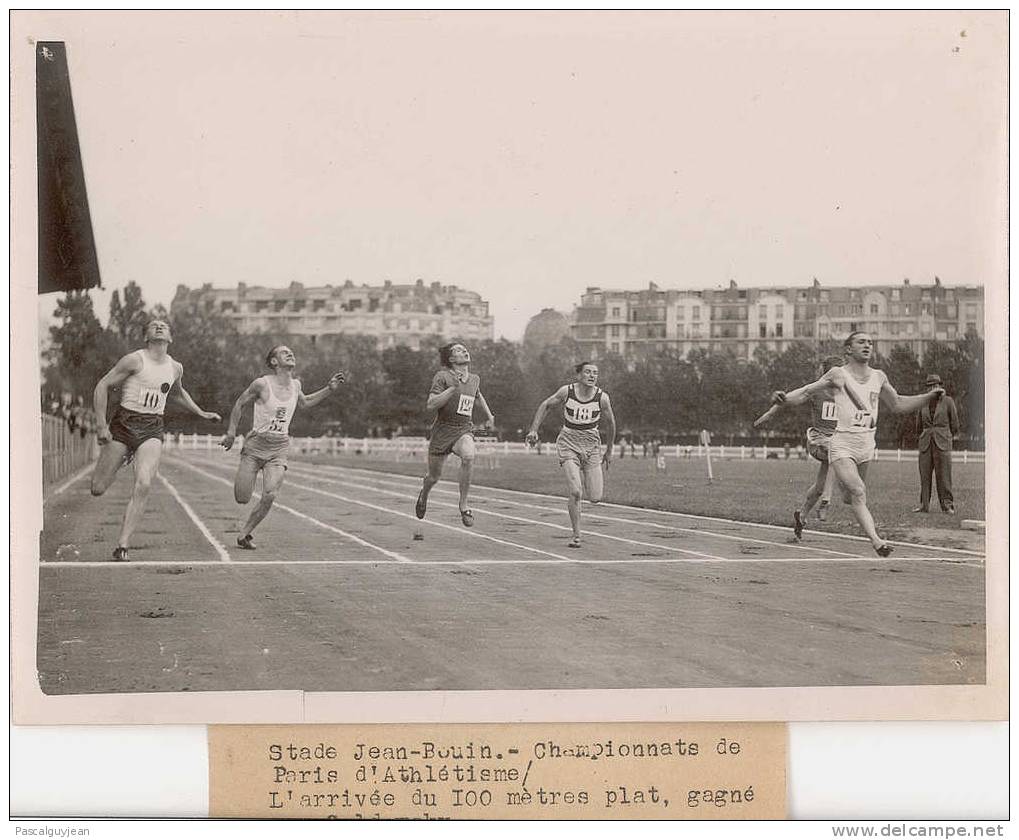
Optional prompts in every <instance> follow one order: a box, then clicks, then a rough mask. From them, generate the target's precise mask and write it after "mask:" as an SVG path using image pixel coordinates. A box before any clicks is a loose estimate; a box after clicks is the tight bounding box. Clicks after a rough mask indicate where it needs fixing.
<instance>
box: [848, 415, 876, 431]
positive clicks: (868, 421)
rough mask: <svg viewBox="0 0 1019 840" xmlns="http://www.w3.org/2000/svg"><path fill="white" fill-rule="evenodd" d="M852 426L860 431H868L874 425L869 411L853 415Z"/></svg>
mask: <svg viewBox="0 0 1019 840" xmlns="http://www.w3.org/2000/svg"><path fill="white" fill-rule="evenodd" d="M853 425H854V426H857V427H859V428H862V429H869V428H871V427H872V426H873V425H874V419H873V417H872V416H871V413H870V412H869V411H857V412H856V414H854V415H853Z"/></svg>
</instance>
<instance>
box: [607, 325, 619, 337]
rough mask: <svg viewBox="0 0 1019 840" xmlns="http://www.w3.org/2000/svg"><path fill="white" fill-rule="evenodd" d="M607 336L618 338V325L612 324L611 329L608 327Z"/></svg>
mask: <svg viewBox="0 0 1019 840" xmlns="http://www.w3.org/2000/svg"><path fill="white" fill-rule="evenodd" d="M609 335H611V336H612V337H613V338H618V337H619V325H618V324H613V325H612V326H611V327H609Z"/></svg>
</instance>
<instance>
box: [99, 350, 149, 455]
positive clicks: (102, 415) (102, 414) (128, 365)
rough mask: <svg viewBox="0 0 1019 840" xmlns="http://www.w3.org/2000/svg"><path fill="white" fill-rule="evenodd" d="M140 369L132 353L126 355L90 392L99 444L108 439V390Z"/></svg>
mask: <svg viewBox="0 0 1019 840" xmlns="http://www.w3.org/2000/svg"><path fill="white" fill-rule="evenodd" d="M141 369H142V363H141V362H140V361H139V359H138V357H137V356H136V355H135V354H134V353H128V354H127V355H126V356H123V357H121V359H120V361H118V362H117V364H115V365H114V366H113V367H112V368H110V369H109V370H108V371H107V372H106V375H105V376H103V378H102V379H100V380H99V381H98V382H97V383H96V387H95V390H94V391H93V392H92V408H93V409H94V410H95V414H96V437H97V438H98V439H99V443H106V441H108V440H109V439H110V425H109V423H108V422H107V420H106V408H107V405H108V404H109V397H110V388H115V387H116V386H118V385H123V384H124V380H125V379H127V378H128V377H129V376H130V375H131V374H132V373H138V371H140V370H141Z"/></svg>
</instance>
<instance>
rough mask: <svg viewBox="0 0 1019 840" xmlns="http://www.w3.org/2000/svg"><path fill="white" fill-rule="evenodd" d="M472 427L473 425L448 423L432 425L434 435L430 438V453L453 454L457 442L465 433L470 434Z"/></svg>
mask: <svg viewBox="0 0 1019 840" xmlns="http://www.w3.org/2000/svg"><path fill="white" fill-rule="evenodd" d="M472 428H473V427H472V426H451V425H449V424H447V423H436V424H435V425H434V426H433V427H432V436H431V438H429V440H428V454H429V455H450V454H452V452H453V447H454V446H456V442H457V441H458V440H460V438H462V437H463V436H464V435H469V434H470V433H471V429H472Z"/></svg>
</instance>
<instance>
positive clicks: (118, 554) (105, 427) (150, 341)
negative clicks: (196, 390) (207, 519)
mask: <svg viewBox="0 0 1019 840" xmlns="http://www.w3.org/2000/svg"><path fill="white" fill-rule="evenodd" d="M171 341H172V336H171V335H170V325H169V324H167V323H166V321H158V320H157V321H152V322H151V323H149V325H148V326H146V328H145V349H144V350H135V351H134V352H133V353H128V354H127V355H126V356H124V357H123V358H122V359H121V360H120V361H119V362H117V364H116V365H114V367H113V369H112V370H110V371H109V372H108V373H107V374H106V375H105V376H104V377H103V378H102V379H100V380H99V382H98V384H97V385H96V387H95V392H94V393H93V395H92V405H93V408H94V409H95V415H96V423H97V424H98V425H97V429H96V435H97V437H98V440H99V444H100V446H101V447H102V448H101V449H100V450H99V460H98V461H97V462H96V468H95V470H94V471H93V473H92V495H93V496H101V495H102V494H103V493H105V492H106V491H107V489H108V488H109V486H110V485H111V484H113V480H114V479H115V478H116V477H117V471H118V470H119V469H120V468H121V467H122V466H123V465H124V464H126V463H128V462H133V463H134V489H133V491H132V493H131V501H129V502H128V503H127V510H126V511H125V513H124V524H123V526H122V527H121V529H120V536H119V537H118V539H117V545H116V547H115V548H114V550H113V559H114V560H116V561H118V562H124V561H126V560H127V547H128V542H129V540H130V539H131V534H133V533H134V529H135V526H136V525H137V524H138V520H139V519H140V518H141V515H142V511H144V509H145V500H146V499H147V498H148V495H149V488H150V487H151V485H152V480H153V479H154V478H155V477H156V473H157V472H158V471H159V458H160V456H161V455H162V452H163V412H164V411H165V410H166V400H167V398H168V397H169V396H170V395H171V394H172V395H173V396H174V397H176V398H177V400H178V401H179V402H181V403H182V404H183V405H184V407H185V408H187V409H188V410H189V411H191V412H193V413H194V414H197V415H198V416H199V417H201V418H203V419H205V420H216V421H218V420H221V419H222V418H221V417H220V416H219V415H218V414H216V412H214V411H204V410H203V409H201V408H199V407H198V405H197V404H196V403H195V401H194V400H193V399H191V395H190V394H189V393H188V392H187V391H185V390H184V387H183V386H182V385H181V378H182V377H183V375H184V367H183V365H181V363H180V362H178V361H175V360H174V359H173V358H172V357H171V356H170V354H169V353H167V349H168V347H169V344H170V342H171ZM117 386H120V388H121V397H120V405H118V406H117V408H116V410H115V411H114V413H113V418H112V419H111V420H110V422H109V424H107V422H106V408H107V405H108V403H109V390H110V388H114V387H117Z"/></svg>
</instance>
